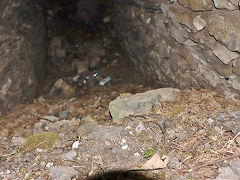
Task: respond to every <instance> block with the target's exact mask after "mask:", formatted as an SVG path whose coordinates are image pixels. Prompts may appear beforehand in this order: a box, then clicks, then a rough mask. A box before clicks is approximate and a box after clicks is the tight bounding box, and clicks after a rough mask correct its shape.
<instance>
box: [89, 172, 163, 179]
mask: <svg viewBox="0 0 240 180" xmlns="http://www.w3.org/2000/svg"><path fill="white" fill-rule="evenodd" d="M157 179H158V180H159V179H161V178H159V177H158V178H152V177H146V176H145V175H143V174H142V173H139V172H136V171H109V172H105V173H102V174H98V175H96V176H93V177H89V178H87V180H157Z"/></svg>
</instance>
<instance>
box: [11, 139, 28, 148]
mask: <svg viewBox="0 0 240 180" xmlns="http://www.w3.org/2000/svg"><path fill="white" fill-rule="evenodd" d="M11 142H12V143H13V144H14V145H15V146H22V145H24V143H25V142H26V138H22V137H13V138H12V141H11Z"/></svg>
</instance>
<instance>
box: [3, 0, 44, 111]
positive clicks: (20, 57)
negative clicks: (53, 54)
mask: <svg viewBox="0 0 240 180" xmlns="http://www.w3.org/2000/svg"><path fill="white" fill-rule="evenodd" d="M44 1H45V0H1V1H0V114H1V113H2V112H4V111H6V110H8V109H10V108H12V107H13V106H14V105H15V104H16V103H21V102H25V101H27V100H28V99H31V98H33V97H34V95H35V93H36V89H37V87H38V85H39V84H40V81H39V80H41V79H43V76H42V75H43V74H44V68H43V65H44V61H45V59H46V53H44V52H47V51H46V46H45V27H44V22H45V20H44V19H45V18H44Z"/></svg>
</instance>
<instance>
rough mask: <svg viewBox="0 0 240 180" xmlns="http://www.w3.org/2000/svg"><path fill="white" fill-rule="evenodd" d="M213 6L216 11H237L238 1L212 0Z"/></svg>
mask: <svg viewBox="0 0 240 180" xmlns="http://www.w3.org/2000/svg"><path fill="white" fill-rule="evenodd" d="M213 1H214V5H215V7H216V8H218V9H226V10H230V11H233V10H237V9H238V1H239V0H213Z"/></svg>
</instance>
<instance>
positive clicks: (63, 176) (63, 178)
mask: <svg viewBox="0 0 240 180" xmlns="http://www.w3.org/2000/svg"><path fill="white" fill-rule="evenodd" d="M49 171H50V176H51V179H52V180H71V179H72V177H77V176H78V172H77V171H76V170H75V169H74V168H72V167H68V166H58V167H50V168H49Z"/></svg>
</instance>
